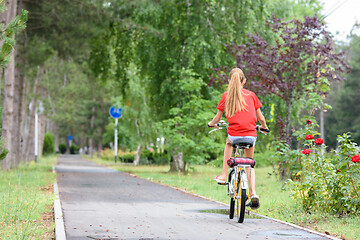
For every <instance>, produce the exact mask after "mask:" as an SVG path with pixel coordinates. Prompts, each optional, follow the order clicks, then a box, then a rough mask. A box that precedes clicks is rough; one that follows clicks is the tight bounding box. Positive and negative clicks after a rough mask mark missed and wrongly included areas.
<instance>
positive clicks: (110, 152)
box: [100, 148, 115, 160]
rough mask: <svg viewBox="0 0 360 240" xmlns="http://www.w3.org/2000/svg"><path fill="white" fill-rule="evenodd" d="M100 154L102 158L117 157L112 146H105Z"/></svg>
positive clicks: (112, 158)
mask: <svg viewBox="0 0 360 240" xmlns="http://www.w3.org/2000/svg"><path fill="white" fill-rule="evenodd" d="M100 156H101V159H103V160H114V158H115V154H114V150H112V149H110V148H105V149H104V150H101V152H100Z"/></svg>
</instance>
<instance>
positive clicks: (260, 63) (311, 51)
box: [210, 16, 349, 144]
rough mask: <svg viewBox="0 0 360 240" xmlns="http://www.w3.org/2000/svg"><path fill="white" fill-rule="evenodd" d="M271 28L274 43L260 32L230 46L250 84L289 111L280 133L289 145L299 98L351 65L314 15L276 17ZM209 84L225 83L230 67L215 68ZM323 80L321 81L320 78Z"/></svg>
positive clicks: (339, 76)
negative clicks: (275, 36)
mask: <svg viewBox="0 0 360 240" xmlns="http://www.w3.org/2000/svg"><path fill="white" fill-rule="evenodd" d="M268 26H269V27H270V29H271V31H272V32H273V33H275V34H276V35H277V36H278V37H277V38H276V40H275V42H271V41H268V40H266V39H265V38H264V37H262V36H261V35H260V34H259V33H255V34H249V35H248V38H249V41H248V42H246V43H245V44H240V45H237V44H235V43H230V44H228V45H227V47H228V49H229V50H230V51H231V53H232V55H233V56H234V58H235V59H236V62H237V66H238V67H240V68H242V69H244V70H245V75H246V77H247V79H248V80H249V81H248V87H249V89H250V90H253V91H255V92H257V93H259V94H263V95H267V94H273V95H276V96H278V97H280V98H281V99H282V100H283V103H282V105H284V106H285V109H286V112H285V113H283V116H282V117H281V116H280V117H281V118H283V119H284V120H283V121H282V122H285V128H281V127H279V128H278V129H281V130H283V131H285V133H283V134H282V133H280V134H279V136H284V135H285V137H286V139H283V140H286V141H287V143H288V144H290V136H291V132H290V117H291V114H292V112H293V108H294V106H293V105H294V104H295V103H296V102H295V101H296V100H299V99H302V98H303V97H304V95H305V93H306V92H307V88H308V86H309V85H315V87H318V90H322V89H320V87H321V85H322V84H323V83H325V84H326V82H327V81H328V80H330V79H337V80H340V79H342V76H341V75H340V74H341V73H343V72H345V71H347V70H348V69H349V66H348V65H347V64H346V63H345V62H344V59H343V54H342V53H341V54H337V53H335V52H334V46H333V41H332V38H331V35H330V33H329V32H327V31H326V30H325V25H324V24H323V23H321V22H320V20H319V19H318V18H317V17H316V16H314V17H305V19H304V21H299V20H291V21H287V22H286V21H282V20H281V19H278V18H276V17H273V19H272V20H271V21H268ZM215 70H216V71H217V76H214V77H213V79H212V80H211V82H210V84H215V83H216V82H220V83H226V79H227V72H228V71H229V68H227V67H220V68H216V69H215ZM320 79H321V80H320ZM316 93H318V95H322V94H325V93H326V90H325V92H324V91H323V90H322V91H319V92H316Z"/></svg>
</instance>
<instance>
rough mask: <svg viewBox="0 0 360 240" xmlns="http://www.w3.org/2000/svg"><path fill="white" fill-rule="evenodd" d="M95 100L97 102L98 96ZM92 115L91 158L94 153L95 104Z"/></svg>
mask: <svg viewBox="0 0 360 240" xmlns="http://www.w3.org/2000/svg"><path fill="white" fill-rule="evenodd" d="M93 102H96V98H93ZM91 112H92V116H91V120H90V131H91V133H90V136H91V137H90V139H89V154H90V158H92V157H93V155H94V126H95V106H94V105H93V107H92V109H91Z"/></svg>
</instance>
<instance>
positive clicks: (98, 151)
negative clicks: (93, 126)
mask: <svg viewBox="0 0 360 240" xmlns="http://www.w3.org/2000/svg"><path fill="white" fill-rule="evenodd" d="M102 132H103V129H102V127H101V126H99V127H98V133H99V138H98V147H97V157H98V158H101V150H102Z"/></svg>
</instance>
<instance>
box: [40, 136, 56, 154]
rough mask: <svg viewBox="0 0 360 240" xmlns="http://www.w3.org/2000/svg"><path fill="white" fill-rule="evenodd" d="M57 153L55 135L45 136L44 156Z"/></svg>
mask: <svg viewBox="0 0 360 240" xmlns="http://www.w3.org/2000/svg"><path fill="white" fill-rule="evenodd" d="M54 152H55V144H54V135H53V134H52V133H51V132H48V133H46V134H45V137H44V145H43V154H44V155H48V154H52V153H54Z"/></svg>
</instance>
